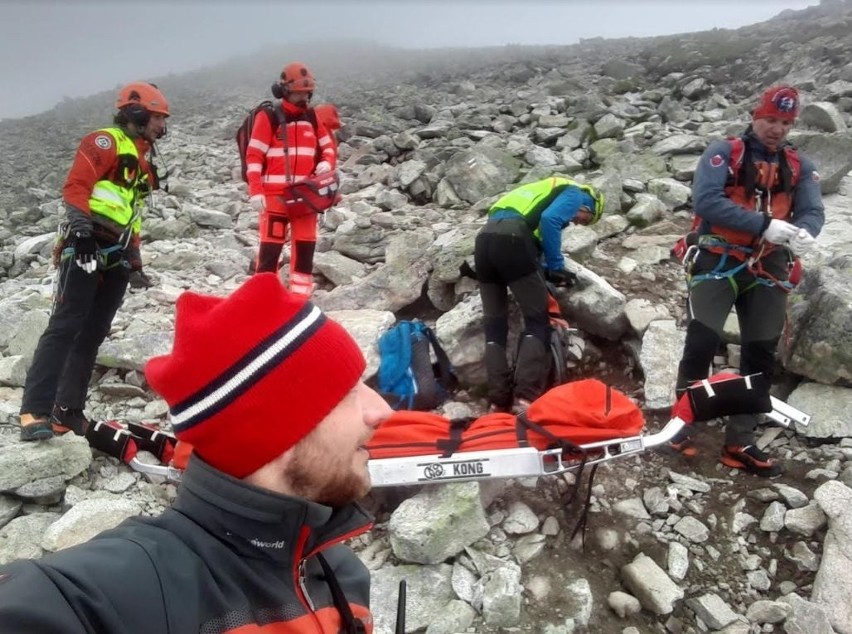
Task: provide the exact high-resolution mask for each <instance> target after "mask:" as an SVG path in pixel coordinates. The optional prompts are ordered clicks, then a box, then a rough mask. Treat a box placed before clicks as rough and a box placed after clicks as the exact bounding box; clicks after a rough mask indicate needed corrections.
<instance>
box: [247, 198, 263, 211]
mask: <svg viewBox="0 0 852 634" xmlns="http://www.w3.org/2000/svg"><path fill="white" fill-rule="evenodd" d="M249 205H251V210H252V211H256V212H257V213H262V212H263V210H264V208H265V207H266V196H264V195H263V194H255V195H254V196H252V197H251V198H249Z"/></svg>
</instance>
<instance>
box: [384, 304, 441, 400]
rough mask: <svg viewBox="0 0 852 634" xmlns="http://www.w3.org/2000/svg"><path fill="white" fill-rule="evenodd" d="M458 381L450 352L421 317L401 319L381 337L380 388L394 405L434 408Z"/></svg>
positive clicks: (386, 398) (385, 397)
mask: <svg viewBox="0 0 852 634" xmlns="http://www.w3.org/2000/svg"><path fill="white" fill-rule="evenodd" d="M430 348H431V350H434V351H435V358H436V359H437V362H436V363H434V364H433V363H432V359H431V354H430ZM457 383H458V379H457V378H456V375H455V373H454V371H453V367H452V365H451V364H450V359H449V357H448V356H447V353H446V352H445V351H444V349H443V348H442V347H441V344H439V343H438V339H437V337H435V333H434V332H432V329H431V328H429V326H427V325H426V324H424V323H423V322H422V321H419V320H415V321H400V322H398V323H397V324H396V325H395V326H393V327H392V328H391V329H390V330H388V331H387V332H386V333H384V334H383V335H382V336H381V337H380V338H379V376H378V391H379V394H381V395H382V396H383V397H384V399H385V400H386V401H387V402H388V403H389V404H390V406H391V407H393V408H394V409H408V410H412V409H413V410H421V411H428V410H432V409H435V408H436V407H438V406H439V405H440V404H441V403H443V402H444V400H446V398H447V393H448V391H449V390H451V389H453V388H455V387H456V385H457Z"/></svg>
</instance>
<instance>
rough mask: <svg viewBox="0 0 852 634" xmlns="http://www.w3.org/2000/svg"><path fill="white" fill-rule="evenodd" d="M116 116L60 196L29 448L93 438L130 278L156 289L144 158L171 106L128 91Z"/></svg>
mask: <svg viewBox="0 0 852 634" xmlns="http://www.w3.org/2000/svg"><path fill="white" fill-rule="evenodd" d="M116 109H117V111H118V112H117V113H116V115H115V117H114V120H113V123H114V126H113V127H110V128H103V129H101V130H95V131H94V132H92V133H90V134H88V135H86V136H85V137H83V139H82V141H80V146H79V148H78V149H77V154H76V156H75V157H74V162H73V164H72V166H71V170H70V171H69V172H68V178H67V179H66V181H65V186H64V188H63V190H62V197H63V201H64V203H65V211H66V219H65V221H64V222H63V223H62V224H61V225H60V229H59V239H58V241H57V247H56V249H55V251H54V264H56V266H57V273H56V287H55V292H54V298H53V302H54V303H53V310H52V313H51V315H50V320H49V322H48V324H47V328H46V329H45V331H44V332H43V333H42V335H41V338H40V339H39V342H38V346H37V348H36V351H35V354H34V356H33V363H32V366H31V367H30V369H29V371H28V373H27V380H26V384H25V386H24V396H23V400H22V404H21V439H22V440H28V441H32V440H47V439H49V438H52V437H53V435H54V433H60V434H61V433H66V432H68V431H73V432H74V433H76V434H77V435H80V436H83V435H85V433H86V430H87V428H88V424H89V421H88V419H87V418H86V416H85V414H84V413H83V409H84V407H85V401H86V394H87V391H88V385H89V380H90V379H91V376H92V371H93V369H94V366H95V358H96V356H97V353H98V348H99V347H100V345H101V343H102V342H103V340H104V338H105V337H106V336H107V334H108V333H109V329H110V326H111V324H112V320H113V317H115V313H116V311H117V310H118V307H119V306H120V305H121V302H122V300H123V298H124V294H125V291H126V290H127V286H128V283H129V282H130V280H131V275H135V276H137V278H138V279H139V280H141V281H142V282H143V285H144V284H146V283H149V281H148V280H147V277H145V276H144V273H142V259H141V255H140V252H139V246H140V236H139V232H140V228H141V224H142V222H141V209H142V207H143V204H144V201H145V198H146V197H147V196H148V194H150V192H151V190H153V189H157V188H158V187H159V179H158V175H157V170H156V168H155V167H154V166H153V164H151V163H149V162H148V160H147V159H146V154H148V152H149V151H151V150H152V149H153V147H154V145H153V144H154V141H156V140H157V139H159V138H161V137H162V136H163V135H164V134H165V133H166V118H167V117H168V116H169V104H168V102H167V101H166V98H165V97H164V96H163V93H162V92H160V90H159V89H158V88H157V87H156V86H155V85H154V84H149V83H144V82H136V83H132V84H128V85H127V86H125V87H124V88H122V89H121V90H120V92H119V94H118V99H117V100H116Z"/></svg>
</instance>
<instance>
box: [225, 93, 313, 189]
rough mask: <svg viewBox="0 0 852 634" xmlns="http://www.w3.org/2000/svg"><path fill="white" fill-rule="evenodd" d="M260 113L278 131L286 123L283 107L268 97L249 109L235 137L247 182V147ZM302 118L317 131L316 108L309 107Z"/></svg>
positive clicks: (243, 174) (244, 179)
mask: <svg viewBox="0 0 852 634" xmlns="http://www.w3.org/2000/svg"><path fill="white" fill-rule="evenodd" d="M260 114H262V115H263V116H265V117H269V125H270V126H272V128H273V129H274V130H276V131H277V130H278V128H279V127H280V126H281V124H283V123H285V120H284V112H283V111H282V110H281V108H276V107H275V104H273V103H272V102H271V101H269V100H268V99H267V100H264V101H261V102H260V103H259V104H257V105H256V106H255V107H254V108H252V109H251V110H249V113H248V114H247V115H246V118H245V119H243V122H242V123H241V124H240V127H239V128H237V134H236V135H235V137H234V138H235V140H236V142H237V151H238V152H239V154H240V176H241V177H242V179H243V181H245V182H248V179H247V178H246V149H247V148H248V144H249V141H250V140H251V131H252V128H254V120H255V119H256V118H257V116H258V115H260ZM302 118H303V119H304V120H305V121H308V122H310V124H311V125H312V126H313V127H314V132H315V133H316V132H317V115H316V113H315V112H314V109H313V108H308V109H307V111H306V112H305V114H304V117H302ZM317 152H319V148H317Z"/></svg>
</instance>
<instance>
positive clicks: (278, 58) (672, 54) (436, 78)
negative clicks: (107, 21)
mask: <svg viewBox="0 0 852 634" xmlns="http://www.w3.org/2000/svg"><path fill="white" fill-rule="evenodd" d="M848 3H849V0H822V2H821V3H820V5H819V6H815V7H808V8H806V9H803V10H800V11H795V10H790V9H788V10H785V11H782V12H781V13H780V14H779V15H778V16H776V17H775V18H773V19H771V20H768V21H766V22H763V23H759V24H755V25H750V26H745V27H741V28H739V29H713V30H710V31H704V32H697V33H687V34H675V35H666V36H656V37H644V38H638V37H628V38H619V39H604V38H600V37H597V38H590V39H581V40H580V42H579V43H577V44H572V45H566V46H555V45H542V46H533V45H517V44H511V43H508V44H506V45H504V46H491V47H482V48H465V47H461V46H459V47H455V48H440V49H426V50H423V49H420V50H418V49H403V48H397V47H393V46H385V45H381V44H377V43H374V42H371V41H369V40H368V39H364V38H357V37H353V38H351V39H348V40H347V39H341V38H336V39H334V40H316V41H300V42H294V43H289V44H286V43H285V44H282V45H280V46H268V47H265V48H263V49H260V50H258V51H257V52H256V53H252V54H248V55H241V56H235V57H233V58H231V59H230V60H228V61H225V62H222V63H218V64H213V65H210V66H207V67H203V68H201V69H198V70H195V71H190V72H185V73H180V74H170V73H164V74H163V75H161V76H155V77H144V78H140V77H135V76H134V77H130V76H128V78H127V80H126V81H134V80H137V79H144V80H147V81H153V82H155V83H157V84H158V85H159V86H160V87H161V88H162V89H163V90H164V91H165V93H166V95H167V96H168V98H169V101H170V103H171V104H172V108H173V115H174V116H173V125H179V117H180V115H181V113H188V114H189V113H194V112H196V111H199V110H204V109H207V111H208V112H210V114H211V116H215V115H214V113H215V111H216V110H215V109H217V108H222V107H227V106H228V105H230V104H231V103H232V102H233V101H234V100H237V102H239V103H240V104H241V105H242V106H244V107H250V106H251V105H253V103H254V102H256V101H257V100H259V99H261V98H268V96H269V95H268V93H269V85H270V84H271V83H272V82H273V81H274V80H275V79H276V78H277V75H278V73H279V72H280V68H281V67H282V66H283V65H284V64H285V63H287V62H288V61H290V60H300V61H303V62H305V63H306V64H308V65H309V67H310V68H311V69H312V70H313V72H314V73H315V75H316V76H317V78H318V91H317V95H316V98H315V99H314V101H315V102H319V101H321V100H330V101H336V102H339V101H344V102H345V101H348V100H349V99H350V97H351V98H353V99H355V100H357V94H358V92H359V91H365V92H369V91H376V90H391V91H392V90H393V89H394V88H395V87H396V86H402V85H406V84H416V85H422V86H424V87H429V86H430V85H433V86H435V87H436V88H440V84H441V82H448V81H449V82H452V81H461V80H465V79H473V78H475V77H476V76H477V75H480V76H488V75H489V74H490V73H493V72H494V71H495V70H499V71H500V72H501V73H502V74H503V79H505V80H511V81H507V82H506V88H507V90H511V89H512V88H513V87H519V86H520V85H522V84H523V83H524V82H525V81H528V80H529V79H530V78H531V77H534V76H536V75H541V74H545V73H547V72H548V71H551V72H553V71H556V70H557V69H558V66H559V65H560V64H568V63H577V62H579V63H581V64H583V65H584V66H586V67H587V68H588V71H589V74H590V77H589V82H590V83H591V84H597V83H598V77H597V73H598V72H599V71H600V70H601V67H602V64H604V63H606V62H607V61H608V60H616V61H618V60H623V61H630V62H634V63H637V64H639V65H640V66H642V74H643V75H644V81H643V82H642V84H643V85H642V86H641V87H643V88H652V87H653V84H654V82H655V81H658V80H659V79H660V78H662V77H664V76H665V75H666V74H668V73H671V72H683V73H689V72H694V71H699V70H700V74H701V75H702V76H704V77H705V78H706V79H707V80H708V81H710V82H712V83H713V84H716V85H717V86H718V88H719V89H720V90H722V91H723V93H724V94H725V95H726V96H742V95H739V93H741V92H745V93H746V94H747V92H748V91H749V90H750V89H751V86H752V84H751V82H758V83H760V84H761V85H763V84H764V83H767V82H769V81H770V80H771V79H772V76H773V74H775V75H780V74H782V73H781V71H780V69H779V70H778V71H774V70H769V69H766V68H765V67H764V64H763V59H765V57H766V54H767V53H773V52H777V53H780V54H782V55H785V54H786V53H787V52H788V51H785V49H787V48H788V47H802V46H805V47H806V48H808V49H815V52H816V53H818V54H820V57H821V58H822V59H821V60H820V61H826V62H828V63H830V64H832V65H841V66H842V65H843V64H844V63H845V61H847V60H848V59H849V56H848V50H844V49H843V48H842V47H841V48H839V49H837V50H833V48H832V45H831V42H828V41H827V42H826V45H824V46H822V47H820V46H819V44H820V42H821V41H824V40H830V39H833V38H836V39H837V40H838V41H842V40H844V39H846V40H848V37H849V33H850V30H852V29H850V24H849V23H848V21H847V20H844V19H840V20H834V21H832V20H833V18H837V17H841V16H843V13H844V11H845V10H846V7H848ZM410 28H416V25H415V24H412V25H410ZM801 53H803V54H800V55H799V57H800V59H801V61H802V62H803V63H802V64H800V65H801V66H802V67H803V68H807V67H808V64H807V63H804V62H805V60H807V59H808V58H809V55H808V54H807V53H806V52H805V51H802V52H801ZM767 70H769V73H768V74H767ZM513 84H514V85H513ZM119 86H120V84H117V85H116V86H115V87H114V89H112V90H109V91H104V92H101V93H97V94H94V95H92V96H90V97H83V98H75V99H71V98H67V97H66V98H65V99H63V100H62V101H61V102H60V103H58V104H57V105H56V106H54V107H52V108H51V109H49V110H47V111H46V112H45V113H42V114H37V115H32V116H28V117H23V118H21V119H6V120H3V121H0V138H2V134H3V133H4V131H6V132H11V131H13V130H16V129H17V130H20V129H21V128H20V126H27V125H28V122H33V121H39V120H40V119H41V118H42V117H47V118H49V119H51V120H54V121H58V122H62V123H64V124H69V125H75V124H79V128H76V127H75V128H73V130H69V132H76V131H79V132H81V133H82V132H84V131H85V129H86V128H87V126H91V125H99V124H100V123H101V122H103V121H104V120H105V119H106V120H109V117H111V115H112V107H111V106H112V99H113V96H114V92H115V90H116V89H117V88H118V87H119ZM635 87H639V86H635ZM569 88H573V89H574V90H579V91H583V90H584V89H586V88H588V87H584V86H582V85H580V86H570V87H569Z"/></svg>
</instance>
